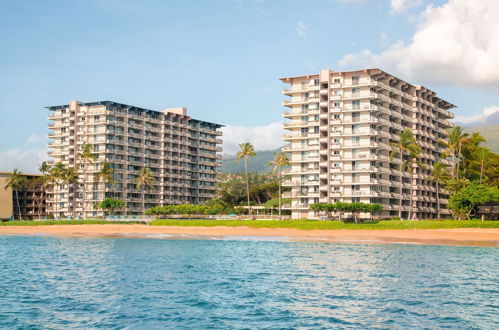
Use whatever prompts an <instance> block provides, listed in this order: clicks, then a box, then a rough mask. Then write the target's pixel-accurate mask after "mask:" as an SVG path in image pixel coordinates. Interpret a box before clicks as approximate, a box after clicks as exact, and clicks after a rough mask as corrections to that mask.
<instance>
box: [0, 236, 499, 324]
mask: <svg viewBox="0 0 499 330" xmlns="http://www.w3.org/2000/svg"><path fill="white" fill-rule="evenodd" d="M154 238H161V240H148V239H141V238H140V237H130V238H126V239H113V238H111V239H98V238H88V239H87V238H78V239H75V238H55V237H47V236H29V237H26V236H10V237H2V238H0V278H1V279H2V280H1V281H0V301H1V303H0V328H40V327H46V328H68V329H71V328H122V327H129V328H151V329H153V328H221V329H226V328H248V329H251V328H283V329H284V328H373V327H381V328H393V327H395V328H442V327H450V328H490V329H492V328H499V321H498V318H497V315H498V312H499V305H498V304H497V301H499V290H498V289H497V282H498V273H497V269H499V258H498V257H499V252H498V251H499V249H494V248H463V247H441V246H420V245H412V246H409V245H405V246H400V245H398V246H397V245H362V244H349V245H343V244H331V243H328V244H321V243H317V242H289V241H286V239H285V238H284V239H281V238H279V239H275V238H271V239H269V240H267V239H262V238H260V237H249V238H247V239H241V238H240V237H235V238H234V239H231V238H230V237H224V238H219V239H211V240H210V239H208V240H206V239H200V238H199V237H194V236H178V235H174V236H171V235H166V236H165V235H161V236H157V235H155V236H154Z"/></svg>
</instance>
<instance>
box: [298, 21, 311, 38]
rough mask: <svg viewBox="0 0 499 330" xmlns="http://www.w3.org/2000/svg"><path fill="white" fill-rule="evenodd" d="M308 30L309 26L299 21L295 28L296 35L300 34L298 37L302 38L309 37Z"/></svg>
mask: <svg viewBox="0 0 499 330" xmlns="http://www.w3.org/2000/svg"><path fill="white" fill-rule="evenodd" d="M307 29H308V28H307V26H306V25H305V23H303V22H302V21H299V22H298V24H297V25H296V27H295V30H296V33H298V35H299V36H300V37H302V38H305V37H306V36H307Z"/></svg>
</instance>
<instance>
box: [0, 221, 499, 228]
mask: <svg viewBox="0 0 499 330" xmlns="http://www.w3.org/2000/svg"><path fill="white" fill-rule="evenodd" d="M112 223H115V224H116V223H117V224H133V223H137V222H133V221H131V222H110V221H105V220H70V221H66V220H47V221H9V222H0V227H1V226H43V225H81V224H112ZM151 226H186V227H188V226H198V227H216V226H227V227H238V226H246V227H252V228H295V229H305V230H307V229H445V228H499V221H483V222H482V221H480V220H423V221H407V220H405V221H403V220H402V221H400V220H385V221H377V222H364V223H344V222H340V221H317V220H283V221H278V220H154V221H153V222H152V223H151Z"/></svg>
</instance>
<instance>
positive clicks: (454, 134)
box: [439, 126, 469, 179]
mask: <svg viewBox="0 0 499 330" xmlns="http://www.w3.org/2000/svg"><path fill="white" fill-rule="evenodd" d="M468 136H469V135H468V134H467V133H464V132H463V129H462V128H461V127H459V126H455V127H452V128H448V129H447V139H445V140H439V143H440V144H441V145H443V146H444V147H445V148H446V150H445V151H444V152H443V154H442V156H443V158H447V157H451V178H452V179H459V167H460V166H459V163H460V161H461V150H462V148H463V144H464V143H465V142H466V141H467V139H468Z"/></svg>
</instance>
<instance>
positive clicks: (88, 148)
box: [78, 143, 96, 210]
mask: <svg viewBox="0 0 499 330" xmlns="http://www.w3.org/2000/svg"><path fill="white" fill-rule="evenodd" d="M81 150H82V151H81V153H79V154H78V156H79V157H80V159H81V160H82V161H83V210H85V202H86V196H87V194H86V193H87V189H86V188H87V172H88V166H87V165H92V164H93V161H94V159H95V158H96V156H95V154H93V153H92V145H91V144H90V143H85V144H84V145H83V146H82V147H81Z"/></svg>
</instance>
